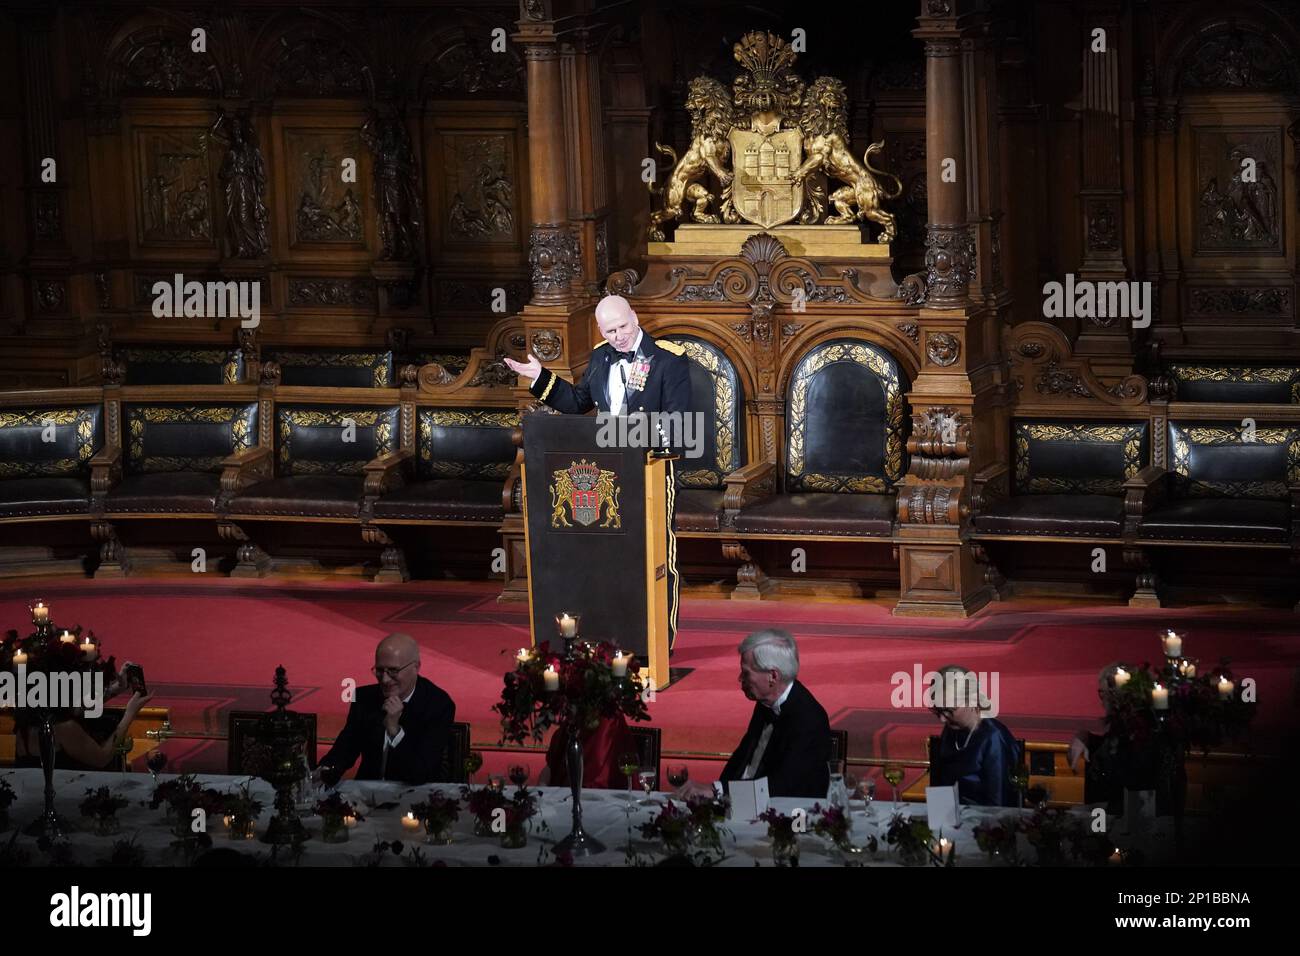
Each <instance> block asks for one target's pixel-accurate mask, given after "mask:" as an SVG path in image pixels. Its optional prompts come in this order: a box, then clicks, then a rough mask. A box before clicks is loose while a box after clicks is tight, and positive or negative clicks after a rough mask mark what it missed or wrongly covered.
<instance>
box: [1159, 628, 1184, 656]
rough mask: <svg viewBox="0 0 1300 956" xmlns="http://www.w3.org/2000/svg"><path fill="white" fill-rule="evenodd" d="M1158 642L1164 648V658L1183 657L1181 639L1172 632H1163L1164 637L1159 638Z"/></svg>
mask: <svg viewBox="0 0 1300 956" xmlns="http://www.w3.org/2000/svg"><path fill="white" fill-rule="evenodd" d="M1160 642H1161V643H1162V644H1164V646H1165V657H1182V656H1183V639H1182V638H1181V637H1179V636H1178V635H1177V634H1175V633H1174V632H1173V631H1165V636H1164V637H1162V638H1160Z"/></svg>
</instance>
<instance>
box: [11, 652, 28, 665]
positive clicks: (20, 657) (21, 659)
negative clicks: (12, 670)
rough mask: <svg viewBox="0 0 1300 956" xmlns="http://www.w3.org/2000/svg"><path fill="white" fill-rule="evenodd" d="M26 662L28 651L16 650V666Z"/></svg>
mask: <svg viewBox="0 0 1300 956" xmlns="http://www.w3.org/2000/svg"><path fill="white" fill-rule="evenodd" d="M26 663H27V652H26V651H14V667H17V666H18V665H19V664H26Z"/></svg>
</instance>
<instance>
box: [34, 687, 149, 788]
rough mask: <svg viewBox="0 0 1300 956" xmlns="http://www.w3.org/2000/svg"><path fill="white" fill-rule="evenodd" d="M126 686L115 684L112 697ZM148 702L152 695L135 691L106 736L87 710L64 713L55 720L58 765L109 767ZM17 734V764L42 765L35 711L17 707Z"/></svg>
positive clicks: (76, 768) (60, 767) (94, 768)
mask: <svg viewBox="0 0 1300 956" xmlns="http://www.w3.org/2000/svg"><path fill="white" fill-rule="evenodd" d="M125 687H126V685H125V684H124V683H122V684H114V685H112V686H111V687H110V688H109V691H108V696H109V697H112V696H113V695H114V694H115V693H117V692H118V691H119V690H124V689H125ZM148 702H149V697H144V696H141V695H140V694H139V693H135V694H132V695H131V699H130V700H129V701H128V702H127V705H126V709H125V711H124V712H123V714H122V717H121V719H120V720H119V721H118V722H117V725H116V726H115V727H114V728H113V729H112V731H111V733H109V734H108V736H107V737H106V738H105V739H102V740H101V739H99V738H98V736H97V735H95V734H94V733H92V732H91V730H90V726H91V722H90V721H89V720H88V719H87V718H86V717H85V716H84V714H82V713H80V712H74V711H65V712H63V713H61V714H60V715H59V717H58V718H56V722H55V724H54V749H55V759H54V763H55V766H56V767H57V768H58V769H59V770H103V769H104V768H106V767H108V765H109V764H110V763H112V761H113V757H114V756H115V754H116V753H117V745H118V742H119V741H120V740H122V739H123V738H125V737H126V736H127V732H128V731H129V730H130V728H131V722H132V721H133V720H135V718H136V715H137V714H139V713H140V708H142V707H144V705H145V704H147V703H148ZM14 736H15V752H14V765H15V766H17V767H39V766H40V765H41V744H40V723H39V717H38V715H37V713H36V712H35V711H32V710H28V709H26V708H19V709H16V710H15V711H14Z"/></svg>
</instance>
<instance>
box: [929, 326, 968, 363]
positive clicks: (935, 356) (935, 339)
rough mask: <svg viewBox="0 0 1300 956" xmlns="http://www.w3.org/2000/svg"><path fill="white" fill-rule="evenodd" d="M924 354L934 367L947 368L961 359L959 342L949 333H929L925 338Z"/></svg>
mask: <svg viewBox="0 0 1300 956" xmlns="http://www.w3.org/2000/svg"><path fill="white" fill-rule="evenodd" d="M925 354H926V357H927V358H929V360H930V361H931V362H933V363H934V364H935V365H939V366H942V367H943V368H947V367H948V366H949V365H954V364H956V362H957V359H958V358H960V357H961V340H960V339H958V338H957V336H955V335H953V334H952V333H951V332H930V333H928V334H927V335H926V337H925Z"/></svg>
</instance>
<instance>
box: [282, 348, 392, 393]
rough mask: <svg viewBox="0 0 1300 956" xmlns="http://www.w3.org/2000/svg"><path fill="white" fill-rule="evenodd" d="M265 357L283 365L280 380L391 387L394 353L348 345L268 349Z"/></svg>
mask: <svg viewBox="0 0 1300 956" xmlns="http://www.w3.org/2000/svg"><path fill="white" fill-rule="evenodd" d="M262 358H263V360H264V361H269V362H274V363H275V364H276V365H278V366H279V367H280V384H281V385H284V386H293V385H315V386H322V387H327V388H390V387H392V385H393V364H394V363H393V353H392V352H366V351H350V350H346V349H306V350H293V351H291V350H288V349H268V350H264V351H263V355H262Z"/></svg>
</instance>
